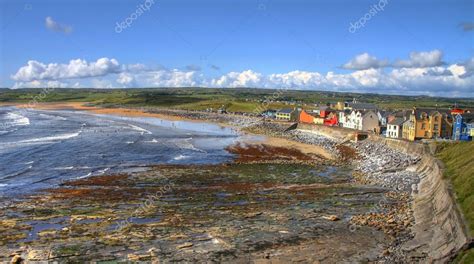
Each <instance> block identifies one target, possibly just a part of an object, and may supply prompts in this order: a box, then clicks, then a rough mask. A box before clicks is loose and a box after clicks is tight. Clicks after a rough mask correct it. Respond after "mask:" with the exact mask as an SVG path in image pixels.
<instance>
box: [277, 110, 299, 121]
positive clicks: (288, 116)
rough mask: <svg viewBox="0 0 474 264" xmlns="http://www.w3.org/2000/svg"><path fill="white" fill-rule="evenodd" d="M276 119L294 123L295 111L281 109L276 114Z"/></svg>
mask: <svg viewBox="0 0 474 264" xmlns="http://www.w3.org/2000/svg"><path fill="white" fill-rule="evenodd" d="M275 116H276V119H277V120H283V121H296V119H297V117H298V116H297V111H296V109H290V108H287V109H281V110H278V111H277V112H276V115H275Z"/></svg>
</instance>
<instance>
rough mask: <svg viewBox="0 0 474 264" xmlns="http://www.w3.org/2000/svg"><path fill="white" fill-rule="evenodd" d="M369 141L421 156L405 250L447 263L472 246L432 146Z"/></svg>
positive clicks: (417, 169)
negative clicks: (412, 233) (412, 237)
mask: <svg viewBox="0 0 474 264" xmlns="http://www.w3.org/2000/svg"><path fill="white" fill-rule="evenodd" d="M370 139H371V140H374V141H378V142H381V143H384V144H386V145H388V146H389V147H392V148H395V149H398V150H401V151H405V152H407V153H416V154H419V155H421V157H422V159H421V161H420V162H419V163H418V166H417V168H416V171H417V172H418V173H419V174H420V177H421V181H420V183H419V184H418V188H417V190H418V191H417V192H416V193H414V202H413V211H414V217H415V225H414V226H413V228H412V230H413V232H414V234H415V238H414V239H413V240H411V241H409V242H408V243H406V244H405V245H404V250H406V251H407V254H409V256H411V257H413V258H416V257H418V256H419V257H423V256H426V257H427V258H428V261H429V262H430V263H431V262H433V263H445V262H448V261H449V260H450V259H451V258H453V257H454V256H455V255H456V254H457V253H458V252H459V250H461V249H463V248H465V247H466V246H467V245H468V244H469V243H471V241H472V238H471V234H469V230H468V228H467V225H466V224H465V220H464V219H463V217H462V214H461V213H460V209H459V207H458V205H457V203H456V202H455V199H454V195H453V193H452V190H451V189H450V185H449V183H448V182H446V180H445V179H444V178H443V172H444V166H443V164H442V162H441V161H439V160H438V159H436V158H434V157H433V155H432V153H434V149H433V147H434V146H429V145H423V144H421V143H414V142H408V141H401V140H393V139H385V138H382V137H379V136H371V137H370Z"/></svg>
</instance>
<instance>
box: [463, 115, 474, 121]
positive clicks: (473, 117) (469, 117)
mask: <svg viewBox="0 0 474 264" xmlns="http://www.w3.org/2000/svg"><path fill="white" fill-rule="evenodd" d="M461 116H462V120H463V122H464V123H471V122H474V113H468V114H462V115H461Z"/></svg>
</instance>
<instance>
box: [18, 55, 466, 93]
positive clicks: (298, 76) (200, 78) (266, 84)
mask: <svg viewBox="0 0 474 264" xmlns="http://www.w3.org/2000/svg"><path fill="white" fill-rule="evenodd" d="M415 57H416V56H415ZM428 64H429V63H428ZM428 64H427V63H424V64H423V63H419V64H418V65H420V66H426V65H428ZM362 68H363V67H362ZM12 79H13V80H15V81H17V82H16V84H15V86H14V88H20V87H44V86H52V85H56V86H57V87H77V86H79V87H92V88H94V87H95V88H122V87H224V88H233V87H257V88H287V89H307V90H327V91H341V92H372V93H387V94H406V95H409V94H425V95H438V96H464V97H474V90H473V89H472V87H474V58H471V59H469V60H467V61H464V62H461V63H457V64H451V65H442V66H432V67H400V68H392V69H390V70H388V69H383V68H374V67H371V68H368V69H362V70H354V71H353V72H350V73H336V72H332V71H330V72H327V73H322V72H312V71H298V70H297V71H290V72H283V73H271V74H263V73H259V72H256V71H253V70H245V71H241V72H237V71H235V72H229V73H227V74H221V75H219V76H217V77H213V78H211V77H206V76H205V75H204V73H203V72H201V71H188V70H179V69H165V68H151V67H147V66H145V65H142V64H133V65H123V64H119V63H118V62H117V61H116V60H115V59H107V58H102V59H99V60H97V61H95V62H86V61H84V60H72V61H71V62H69V63H68V64H57V63H50V64H44V63H41V62H37V61H29V62H28V64H27V65H26V66H24V67H21V68H20V69H19V70H18V72H17V73H16V74H14V75H13V76H12ZM48 82H51V83H49V84H48Z"/></svg>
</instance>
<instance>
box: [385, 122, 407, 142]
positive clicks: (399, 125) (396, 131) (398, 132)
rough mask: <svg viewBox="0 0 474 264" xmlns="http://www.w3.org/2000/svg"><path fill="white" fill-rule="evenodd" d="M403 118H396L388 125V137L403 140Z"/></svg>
mask: <svg viewBox="0 0 474 264" xmlns="http://www.w3.org/2000/svg"><path fill="white" fill-rule="evenodd" d="M404 122H405V120H404V119H403V118H395V119H393V120H392V121H390V122H389V123H388V124H387V137H389V138H401V137H402V132H403V123H404Z"/></svg>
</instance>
